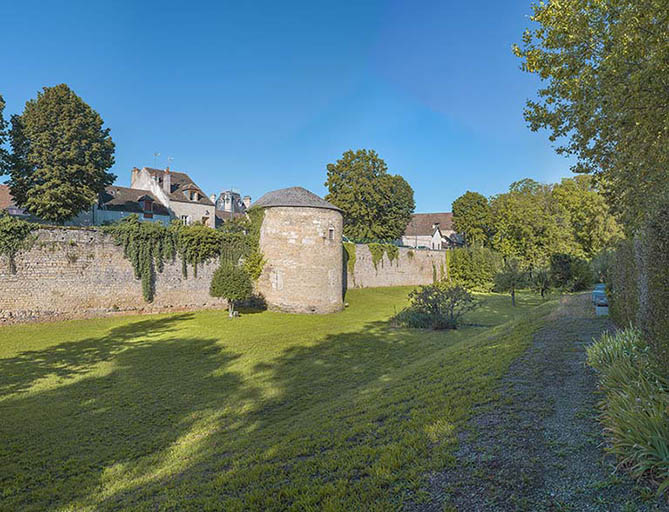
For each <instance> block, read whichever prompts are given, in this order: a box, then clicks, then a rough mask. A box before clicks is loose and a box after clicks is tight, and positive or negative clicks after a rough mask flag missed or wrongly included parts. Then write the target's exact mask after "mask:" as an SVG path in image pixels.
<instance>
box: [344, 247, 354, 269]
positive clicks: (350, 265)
mask: <svg viewBox="0 0 669 512" xmlns="http://www.w3.org/2000/svg"><path fill="white" fill-rule="evenodd" d="M344 250H345V251H346V270H347V271H348V274H349V275H350V276H352V275H353V274H354V271H355V244H354V243H351V242H344Z"/></svg>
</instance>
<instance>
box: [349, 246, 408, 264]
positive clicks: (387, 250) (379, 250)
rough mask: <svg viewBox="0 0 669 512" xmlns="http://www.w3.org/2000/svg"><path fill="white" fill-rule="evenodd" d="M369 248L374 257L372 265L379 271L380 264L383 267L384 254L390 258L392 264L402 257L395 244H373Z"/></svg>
mask: <svg viewBox="0 0 669 512" xmlns="http://www.w3.org/2000/svg"><path fill="white" fill-rule="evenodd" d="M367 248H368V249H369V252H370V253H371V255H372V263H373V264H374V268H375V269H376V270H378V264H379V262H380V263H381V266H383V255H384V254H385V255H386V256H387V257H388V261H389V262H391V263H392V262H393V261H395V260H396V259H397V258H399V255H400V250H399V248H398V247H397V246H396V245H393V244H378V243H371V244H367ZM354 261H355V259H354Z"/></svg>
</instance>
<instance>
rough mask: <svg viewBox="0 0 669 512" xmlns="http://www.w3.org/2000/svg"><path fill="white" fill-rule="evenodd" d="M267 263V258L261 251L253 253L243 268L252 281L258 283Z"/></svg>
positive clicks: (247, 257)
mask: <svg viewBox="0 0 669 512" xmlns="http://www.w3.org/2000/svg"><path fill="white" fill-rule="evenodd" d="M266 262H267V260H265V257H264V256H263V254H262V253H261V252H260V251H253V252H252V253H251V254H249V255H248V256H246V257H245V258H244V264H243V265H242V268H243V269H244V271H245V272H246V273H247V274H248V275H249V276H250V277H251V279H253V280H254V281H257V280H258V278H259V277H260V275H261V274H262V270H263V268H265V263H266Z"/></svg>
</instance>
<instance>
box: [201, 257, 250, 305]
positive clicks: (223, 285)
mask: <svg viewBox="0 0 669 512" xmlns="http://www.w3.org/2000/svg"><path fill="white" fill-rule="evenodd" d="M252 293H253V282H252V281H251V276H249V274H248V272H246V271H245V270H244V269H242V268H240V267H238V266H236V265H231V264H229V263H224V264H222V265H221V266H220V267H218V268H217V269H216V271H215V272H214V275H213V276H212V279H211V284H210V286H209V294H210V295H211V296H212V297H223V298H224V299H226V300H227V301H228V307H229V309H230V316H232V315H233V312H234V308H235V303H236V302H241V301H243V300H247V299H248V298H250V297H251V294H252Z"/></svg>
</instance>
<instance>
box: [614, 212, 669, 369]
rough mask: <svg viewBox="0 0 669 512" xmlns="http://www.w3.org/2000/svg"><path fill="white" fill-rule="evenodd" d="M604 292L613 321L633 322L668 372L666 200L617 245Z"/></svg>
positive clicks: (668, 226)
mask: <svg viewBox="0 0 669 512" xmlns="http://www.w3.org/2000/svg"><path fill="white" fill-rule="evenodd" d="M607 294H608V296H609V313H610V315H611V318H612V319H613V321H614V322H615V323H616V324H617V325H619V326H621V327H625V326H629V325H635V326H637V327H638V328H639V329H640V330H641V331H642V332H643V334H644V337H645V338H646V340H647V341H648V343H649V345H650V347H651V350H652V352H653V353H654V354H655V355H656V357H657V358H658V362H660V364H661V366H662V367H664V368H667V369H668V373H669V203H665V204H664V205H663V206H661V207H660V208H658V209H656V210H655V213H654V214H653V215H652V216H649V218H648V220H647V221H646V222H645V223H644V225H643V227H642V228H641V229H640V230H639V232H638V233H637V235H636V236H635V238H634V240H625V241H623V242H621V243H620V244H619V245H618V246H617V248H616V250H615V252H614V253H613V255H612V258H611V266H610V268H609V269H608V276H607Z"/></svg>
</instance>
